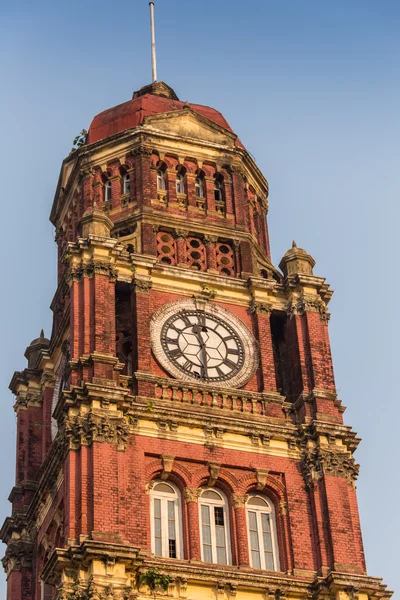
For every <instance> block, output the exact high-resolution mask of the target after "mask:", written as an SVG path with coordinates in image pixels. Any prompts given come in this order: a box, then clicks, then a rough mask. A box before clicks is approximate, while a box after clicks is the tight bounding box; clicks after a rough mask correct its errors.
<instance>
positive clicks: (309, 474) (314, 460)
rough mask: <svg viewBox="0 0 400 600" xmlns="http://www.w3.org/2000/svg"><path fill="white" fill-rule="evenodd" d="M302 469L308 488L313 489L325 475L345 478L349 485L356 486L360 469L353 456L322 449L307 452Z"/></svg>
mask: <svg viewBox="0 0 400 600" xmlns="http://www.w3.org/2000/svg"><path fill="white" fill-rule="evenodd" d="M301 468H302V471H303V477H304V480H305V482H306V486H307V487H309V488H312V487H313V486H314V482H315V481H319V480H320V479H322V477H323V476H324V475H334V476H335V477H344V478H345V479H346V480H347V482H348V483H349V484H351V485H352V486H354V482H355V480H356V479H357V477H358V472H359V469H360V467H359V465H357V464H356V463H355V460H354V457H353V456H352V455H351V454H349V453H347V452H338V451H334V450H325V449H322V448H318V449H317V450H314V451H307V452H305V453H304V454H303V458H302V461H301Z"/></svg>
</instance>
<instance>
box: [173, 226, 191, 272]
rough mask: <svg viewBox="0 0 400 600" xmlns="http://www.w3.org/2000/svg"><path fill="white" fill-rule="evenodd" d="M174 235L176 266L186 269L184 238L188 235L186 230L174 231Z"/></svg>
mask: <svg viewBox="0 0 400 600" xmlns="http://www.w3.org/2000/svg"><path fill="white" fill-rule="evenodd" d="M175 233H176V264H177V265H178V267H185V268H186V267H187V266H188V265H187V261H186V238H187V237H188V235H189V231H188V230H187V229H175Z"/></svg>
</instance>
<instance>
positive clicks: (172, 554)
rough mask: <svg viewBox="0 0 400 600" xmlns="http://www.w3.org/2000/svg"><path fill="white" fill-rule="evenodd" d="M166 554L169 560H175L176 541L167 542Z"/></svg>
mask: <svg viewBox="0 0 400 600" xmlns="http://www.w3.org/2000/svg"><path fill="white" fill-rule="evenodd" d="M168 552H169V557H170V558H176V540H168Z"/></svg>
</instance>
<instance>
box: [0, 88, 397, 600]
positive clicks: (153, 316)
mask: <svg viewBox="0 0 400 600" xmlns="http://www.w3.org/2000/svg"><path fill="white" fill-rule="evenodd" d="M82 141H83V142H84V143H83V144H82V145H81V146H80V147H78V148H76V149H75V150H73V151H72V152H71V154H70V155H69V156H68V157H67V158H66V159H65V160H64V162H63V164H62V168H61V174H60V178H59V182H58V186H57V190H56V194H55V199H54V204H53V207H52V210H51V216H50V219H51V222H52V223H53V225H54V227H55V231H56V241H57V246H58V281H57V289H56V292H55V295H54V298H53V301H52V304H51V308H52V310H53V313H54V321H53V329H52V332H51V335H50V339H47V338H45V337H44V334H43V332H42V334H41V335H40V336H39V338H38V339H36V340H34V341H33V342H32V343H31V344H30V346H28V348H27V350H26V354H25V356H26V358H27V360H28V364H27V367H26V368H25V369H24V370H23V371H20V372H16V373H15V374H14V376H13V379H12V381H11V386H10V387H11V390H12V391H13V393H14V394H15V396H16V402H15V411H16V414H17V462H16V483H15V486H14V488H13V490H12V492H11V496H10V500H11V502H12V515H11V516H10V517H9V518H7V519H6V521H5V523H4V525H3V528H2V530H1V536H2V539H3V540H4V542H5V543H6V544H7V550H6V554H5V557H4V559H3V564H4V567H5V569H6V572H7V582H8V588H7V589H8V591H7V599H8V600H27V599H28V598H29V599H33V600H50V599H53V600H70V599H74V600H111V599H116V600H133V599H138V600H141V599H143V600H144V599H145V598H150V597H155V598H156V597H162V596H168V597H171V598H176V599H182V600H200V599H205V598H207V599H209V600H310V599H311V598H315V599H324V600H327V599H328V598H329V599H332V598H335V599H337V600H358V599H359V600H372V599H374V600H377V599H378V598H379V599H380V598H382V599H388V598H390V595H391V592H388V591H386V587H385V586H384V585H383V584H382V581H381V580H380V579H377V578H374V577H370V576H369V575H367V572H366V566H365V560H364V552H363V545H362V539H361V529H360V522H359V516H358V509H357V500H356V490H355V481H356V478H357V474H358V465H357V464H356V462H355V460H354V458H353V453H354V451H355V450H356V448H357V445H358V442H359V439H358V438H357V436H356V434H355V433H354V432H353V431H352V430H351V428H350V427H349V426H347V425H345V424H344V422H343V412H344V407H343V405H342V403H341V401H340V399H339V398H338V396H337V393H336V389H335V382H334V376H333V368H332V360H331V353H330V344H329V337H328V321H329V312H328V303H329V300H330V298H331V295H332V291H331V290H330V289H329V286H328V285H327V283H326V282H325V279H324V278H323V277H320V276H318V275H316V274H314V267H315V261H314V260H313V258H312V256H310V255H309V254H308V253H307V252H306V251H305V250H303V249H301V248H299V247H297V246H296V244H295V243H294V242H293V245H292V247H291V248H290V249H289V250H288V251H287V252H286V254H285V255H284V257H283V258H282V260H281V262H280V264H279V268H277V267H276V266H274V265H273V264H272V262H271V256H270V248H269V240H268V229H267V212H268V183H267V181H266V179H265V178H264V176H263V174H262V173H261V172H260V170H259V169H258V167H257V165H256V164H255V162H254V160H253V158H252V157H251V155H250V154H249V153H248V152H247V150H246V148H245V147H244V146H243V144H242V143H241V142H240V140H239V138H238V137H237V135H236V134H235V133H234V132H233V131H232V129H231V128H230V126H229V125H228V123H227V122H226V120H225V118H224V117H223V116H222V114H221V113H219V112H218V111H216V110H214V109H213V108H209V107H207V106H200V105H197V104H191V103H188V102H182V101H180V100H179V98H178V97H177V95H176V94H175V92H174V91H173V90H172V89H171V88H170V87H169V86H168V85H166V84H164V83H153V84H151V85H149V86H146V87H144V88H142V89H141V90H139V91H138V92H135V93H134V95H133V99H132V100H130V101H128V102H125V103H124V104H121V105H119V106H117V107H115V108H111V109H109V110H106V111H105V112H103V113H101V114H99V115H97V116H96V117H95V118H94V119H93V121H92V124H91V126H90V128H89V132H88V134H87V136H86V137H85V139H84V140H82Z"/></svg>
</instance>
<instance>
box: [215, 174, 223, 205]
mask: <svg viewBox="0 0 400 600" xmlns="http://www.w3.org/2000/svg"><path fill="white" fill-rule="evenodd" d="M222 189H223V188H222V182H221V181H220V180H219V179H216V180H215V183H214V199H215V201H216V202H223V200H224V197H223V193H222Z"/></svg>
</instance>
